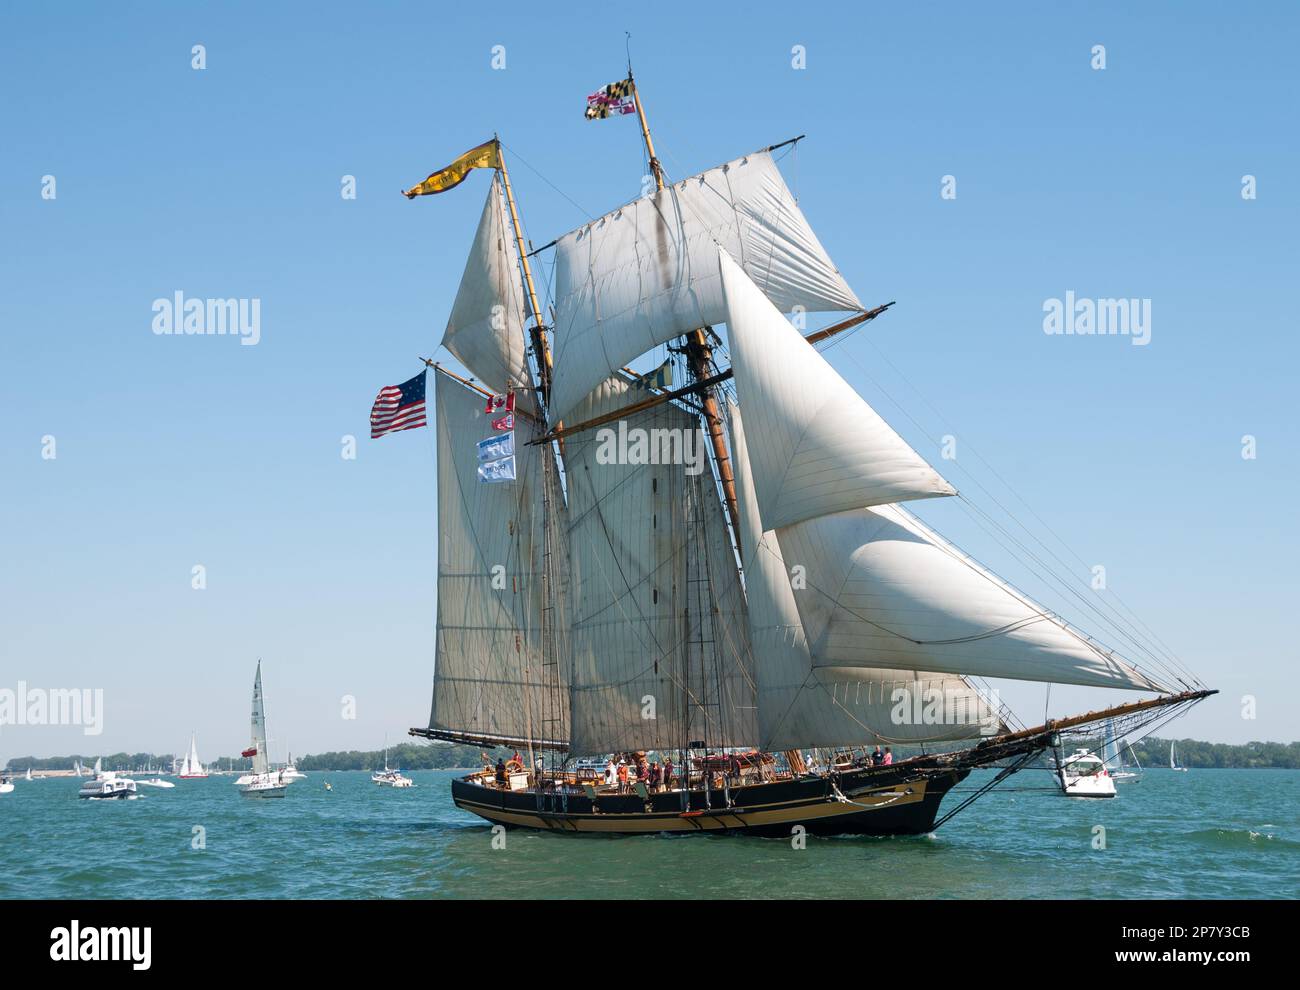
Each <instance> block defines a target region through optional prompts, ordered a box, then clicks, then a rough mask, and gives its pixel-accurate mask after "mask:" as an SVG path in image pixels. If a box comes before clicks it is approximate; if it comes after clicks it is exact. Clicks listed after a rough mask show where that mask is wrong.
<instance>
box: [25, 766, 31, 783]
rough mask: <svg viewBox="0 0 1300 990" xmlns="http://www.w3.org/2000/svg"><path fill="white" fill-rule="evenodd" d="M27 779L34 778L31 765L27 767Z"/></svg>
mask: <svg viewBox="0 0 1300 990" xmlns="http://www.w3.org/2000/svg"><path fill="white" fill-rule="evenodd" d="M26 779H27V780H31V779H32V768H31V767H28V768H27V778H26Z"/></svg>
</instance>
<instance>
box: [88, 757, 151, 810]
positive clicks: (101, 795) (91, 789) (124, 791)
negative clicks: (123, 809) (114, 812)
mask: <svg viewBox="0 0 1300 990" xmlns="http://www.w3.org/2000/svg"><path fill="white" fill-rule="evenodd" d="M137 796H138V795H137V794H136V792H135V781H134V780H132V779H131V778H130V777H119V776H118V775H117V774H115V773H114V772H113V771H112V770H105V769H103V764H102V762H101V761H100V760H96V761H95V773H94V776H92V777H91V778H90V779H89V780H88V781H86V782H85V783H84V784H82V785H81V790H79V791H78V792H77V797H79V798H85V799H87V800H90V801H105V800H119V801H132V800H134V799H135V798H136V797H137Z"/></svg>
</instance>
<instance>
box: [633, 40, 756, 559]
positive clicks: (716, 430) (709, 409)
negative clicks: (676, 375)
mask: <svg viewBox="0 0 1300 990" xmlns="http://www.w3.org/2000/svg"><path fill="white" fill-rule="evenodd" d="M627 79H628V82H630V83H631V84H632V99H633V102H634V103H635V104H636V114H637V120H639V121H640V123H641V137H642V139H643V140H644V141H645V147H646V155H647V157H648V158H649V160H650V172H651V174H652V175H653V176H654V180H655V189H656V190H657V191H658V192H663V189H664V170H663V166H662V165H661V164H660V163H659V159H658V158H657V157H656V156H655V146H654V140H653V139H652V138H651V137H650V124H649V122H648V121H647V120H646V116H645V107H644V106H643V105H642V103H641V93H640V91H639V90H638V89H637V85H636V80H635V79H634V78H633V76H632V65H631V63H629V64H628V67H627ZM685 351H686V361H687V364H688V365H689V366H690V369H691V375H692V377H694V379H695V380H696V381H697V382H701V381H704V380H705V379H707V378H709V377H710V376H711V374H712V371H711V367H712V365H713V349H712V348H711V347H710V346H709V341H708V338H707V337H706V336H705V332H704V328H703V327H697V328H696V329H694V330H692V331H691V332H690V333H688V334H687V335H686V348H685ZM700 398H701V399H702V400H703V406H704V423H705V427H706V428H707V429H708V431H709V442H710V444H711V445H712V447H713V460H714V463H716V464H717V466H718V479H719V480H720V481H721V482H722V497H723V501H724V503H725V504H726V507H727V521H728V522H729V523H730V524H731V532H732V535H733V538H734V542H735V545H736V552H737V553H738V554H739V553H740V509H739V507H738V505H737V504H736V478H735V474H734V472H733V471H732V469H731V455H730V454H728V453H727V441H726V438H725V437H724V436H723V433H722V413H721V411H720V410H719V408H718V400H717V397H716V396H715V395H714V393H713V389H712V388H707V389H705V390H704V391H703V392H702V393H701V394H700Z"/></svg>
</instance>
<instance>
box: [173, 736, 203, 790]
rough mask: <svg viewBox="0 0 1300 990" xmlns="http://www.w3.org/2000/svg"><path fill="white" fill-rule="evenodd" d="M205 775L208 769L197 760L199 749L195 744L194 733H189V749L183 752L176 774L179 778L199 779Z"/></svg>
mask: <svg viewBox="0 0 1300 990" xmlns="http://www.w3.org/2000/svg"><path fill="white" fill-rule="evenodd" d="M207 775H208V771H207V770H206V769H205V768H204V766H203V764H202V763H200V762H199V750H198V747H197V746H196V745H195V738H194V733H190V751H189V752H188V753H186V754H185V759H184V761H182V763H181V767H180V770H179V771H178V772H177V774H176V776H177V777H179V778H180V779H181V780H201V779H202V778H204V777H206V776H207Z"/></svg>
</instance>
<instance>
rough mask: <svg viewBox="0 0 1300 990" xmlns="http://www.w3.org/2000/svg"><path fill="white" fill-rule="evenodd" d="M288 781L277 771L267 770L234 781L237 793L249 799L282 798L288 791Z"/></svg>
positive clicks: (245, 775)
mask: <svg viewBox="0 0 1300 990" xmlns="http://www.w3.org/2000/svg"><path fill="white" fill-rule="evenodd" d="M289 783H290V782H289V781H287V780H285V779H284V778H283V777H282V776H281V774H280V772H279V771H277V770H268V771H267V772H266V773H248V774H244V776H242V777H240V778H239V779H238V780H237V781H235V786H236V787H238V788H239V793H240V794H242V795H244V797H250V798H282V797H284V792H285V791H287V790H288V789H289Z"/></svg>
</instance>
